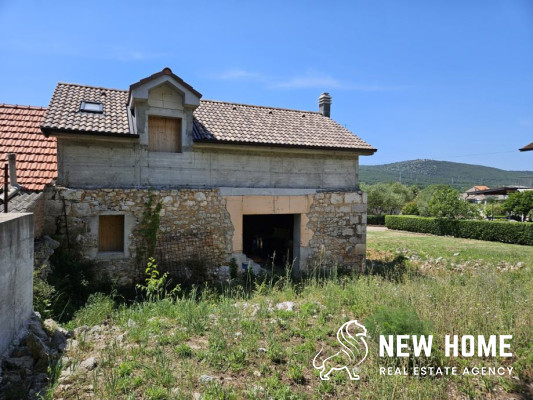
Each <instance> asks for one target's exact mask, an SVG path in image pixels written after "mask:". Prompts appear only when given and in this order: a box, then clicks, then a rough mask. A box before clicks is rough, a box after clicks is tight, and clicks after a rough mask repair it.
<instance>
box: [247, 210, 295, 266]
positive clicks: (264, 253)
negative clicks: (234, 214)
mask: <svg viewBox="0 0 533 400" xmlns="http://www.w3.org/2000/svg"><path fill="white" fill-rule="evenodd" d="M299 217H300V215H299V214H267V215H243V250H244V254H246V255H247V256H248V258H251V259H252V260H253V261H254V262H256V263H258V264H259V265H261V266H262V267H265V268H271V267H272V265H274V266H275V267H276V268H284V267H285V266H286V265H287V264H289V265H290V264H292V263H293V261H294V259H295V257H296V256H297V254H295V253H297V250H295V243H297V242H298V240H295V239H297V238H298V237H299V230H298V229H295V222H296V221H297V220H299ZM295 233H296V236H295Z"/></svg>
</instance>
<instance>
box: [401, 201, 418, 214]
mask: <svg viewBox="0 0 533 400" xmlns="http://www.w3.org/2000/svg"><path fill="white" fill-rule="evenodd" d="M402 214H403V215H418V214H419V213H418V206H417V205H416V201H414V200H413V201H410V202H408V203H405V206H403V208H402Z"/></svg>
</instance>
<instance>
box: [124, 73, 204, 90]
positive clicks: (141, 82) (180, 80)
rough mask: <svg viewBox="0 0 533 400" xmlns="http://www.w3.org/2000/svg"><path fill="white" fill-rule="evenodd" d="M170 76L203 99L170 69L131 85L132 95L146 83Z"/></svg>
mask: <svg viewBox="0 0 533 400" xmlns="http://www.w3.org/2000/svg"><path fill="white" fill-rule="evenodd" d="M163 75H168V76H171V77H172V78H174V79H175V80H176V81H177V82H178V83H179V84H180V85H182V86H185V87H186V88H187V89H189V90H190V91H191V92H193V93H194V94H195V95H196V96H198V97H202V94H201V93H200V92H198V91H197V90H195V89H194V88H193V87H192V86H191V85H189V84H188V83H187V82H185V81H184V80H183V79H181V78H180V77H179V76H178V75H176V74H174V73H173V72H172V70H171V69H170V68H168V67H165V68H163V69H162V70H161V71H159V72H156V73H155V74H152V75H150V76H149V77H147V78H143V79H141V80H140V81H139V82H137V83H134V84H133V85H130V93H131V91H132V90H133V89H135V88H137V87H139V86H141V85H144V84H145V83H146V82H149V81H151V80H152V79H155V78H159V77H160V76H163Z"/></svg>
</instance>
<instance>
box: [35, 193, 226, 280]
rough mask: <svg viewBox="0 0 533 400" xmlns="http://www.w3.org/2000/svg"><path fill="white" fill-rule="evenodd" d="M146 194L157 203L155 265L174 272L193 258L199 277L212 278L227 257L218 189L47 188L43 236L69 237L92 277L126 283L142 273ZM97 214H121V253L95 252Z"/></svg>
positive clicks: (224, 224)
mask: <svg viewBox="0 0 533 400" xmlns="http://www.w3.org/2000/svg"><path fill="white" fill-rule="evenodd" d="M149 194H152V196H153V201H154V204H155V203H157V202H159V201H160V202H161V204H162V209H161V213H160V215H161V221H160V229H159V234H158V239H157V246H156V261H157V262H158V264H159V265H160V267H161V266H162V265H163V267H164V265H167V266H171V267H172V266H174V267H176V268H178V264H179V265H181V264H180V262H181V261H183V259H184V258H197V259H198V260H200V261H202V260H204V261H206V262H207V263H208V265H205V268H206V271H204V272H206V274H205V276H204V278H206V279H212V278H213V273H215V267H218V266H220V265H223V264H225V263H227V261H228V259H229V258H230V255H231V243H232V235H233V226H232V224H231V220H230V217H229V214H228V212H227V210H226V204H225V200H224V198H223V197H222V196H221V195H220V193H219V191H218V190H217V189H202V190H196V189H179V190H147V189H70V188H69V189H67V188H63V187H51V188H49V189H47V192H46V219H45V232H44V233H45V234H61V235H63V237H64V238H65V240H64V244H66V242H67V241H66V236H67V233H68V242H69V243H70V246H71V247H72V248H75V249H76V250H77V251H78V252H79V254H80V255H81V256H82V257H83V258H86V259H90V260H93V262H94V265H95V272H96V275H97V278H99V279H113V280H116V281H117V282H118V284H119V285H131V284H132V283H134V282H135V281H136V280H139V279H141V278H142V276H143V273H144V268H142V265H141V266H140V265H139V263H140V262H139V260H137V257H136V256H137V250H138V248H139V246H140V243H141V241H142V235H141V234H140V232H139V223H140V221H141V220H142V216H143V213H144V211H145V209H146V205H145V204H146V201H147V200H148V196H149ZM102 214H123V215H124V218H125V231H126V235H125V236H126V238H125V242H124V246H125V252H124V254H106V253H98V216H99V215H102ZM65 215H66V222H67V224H65ZM157 258H159V259H157ZM161 269H163V270H164V268H161ZM188 274H189V275H190V273H188Z"/></svg>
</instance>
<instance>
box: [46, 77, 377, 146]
mask: <svg viewBox="0 0 533 400" xmlns="http://www.w3.org/2000/svg"><path fill="white" fill-rule="evenodd" d="M163 73H165V70H164V71H162V72H160V73H158V74H163ZM168 73H171V72H168ZM156 75H157V74H156ZM149 78H150V79H151V78H153V76H152V77H149ZM149 78H146V79H149ZM146 79H145V80H146ZM145 80H141V81H140V82H138V83H137V84H134V85H133V86H135V85H138V84H142V83H143V82H144V81H145ZM84 100H85V101H96V102H102V103H103V104H104V111H103V113H102V114H97V113H87V112H81V111H80V110H79V108H80V103H81V102H82V101H84ZM127 101H128V92H127V91H125V90H118V89H105V88H100V87H93V86H82V85H77V84H67V83H59V84H58V85H57V87H56V89H55V91H54V95H53V97H52V100H51V101H50V107H49V109H48V111H47V113H46V115H45V118H44V121H43V124H42V128H43V131H46V130H58V131H68V132H72V133H80V134H117V135H124V136H130V135H133V132H132V131H131V130H130V127H129V124H128V113H127V105H126V103H127ZM193 130H194V132H193V133H194V139H195V141H209V142H213V143H236V144H241V143H244V144H258V145H275V146H289V147H291V146H297V147H311V148H326V149H342V150H360V151H365V152H369V153H373V152H374V151H376V149H375V148H374V147H372V146H371V145H369V144H368V143H366V142H365V141H364V140H362V139H361V138H359V137H358V136H356V135H354V134H353V133H352V132H350V131H349V130H347V129H346V128H344V127H342V126H341V125H339V124H338V123H336V122H335V121H333V120H332V119H331V118H327V117H324V116H323V115H322V114H320V113H318V112H311V111H299V110H288V109H281V108H273V107H263V106H253V105H244V104H236V103H228V102H222V101H213V100H201V101H200V106H199V107H198V108H197V109H196V110H195V112H194V126H193Z"/></svg>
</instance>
